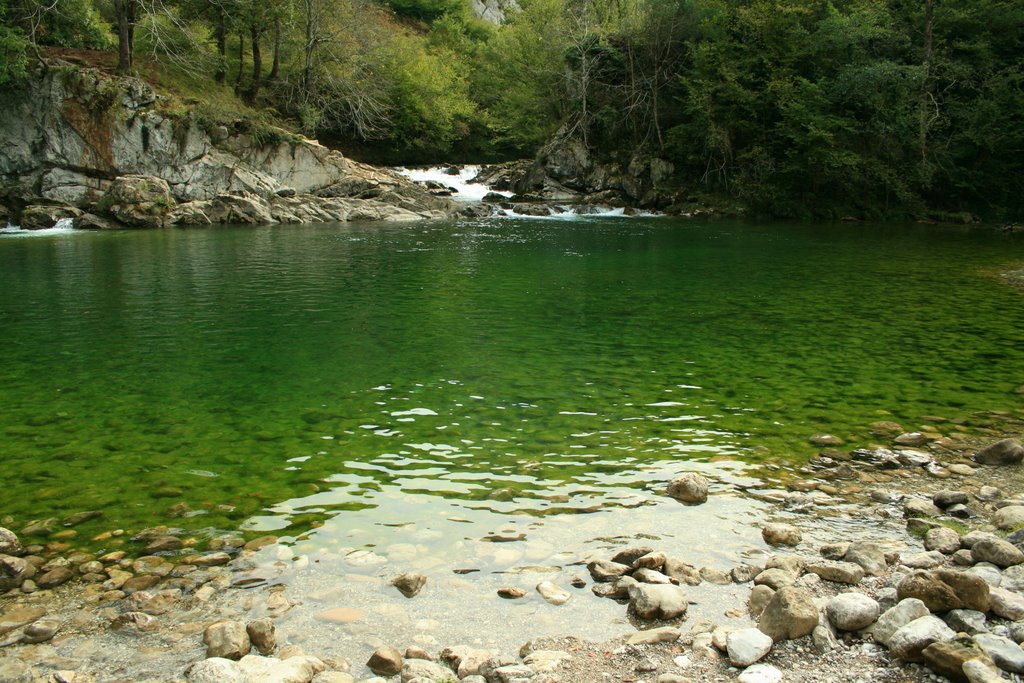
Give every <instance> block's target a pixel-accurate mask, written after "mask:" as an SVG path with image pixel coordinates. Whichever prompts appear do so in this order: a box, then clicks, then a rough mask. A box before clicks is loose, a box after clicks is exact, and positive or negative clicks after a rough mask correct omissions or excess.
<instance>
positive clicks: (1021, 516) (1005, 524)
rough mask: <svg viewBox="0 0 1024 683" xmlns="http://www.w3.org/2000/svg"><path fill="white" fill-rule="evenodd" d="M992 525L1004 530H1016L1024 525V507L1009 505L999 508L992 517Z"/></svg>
mask: <svg viewBox="0 0 1024 683" xmlns="http://www.w3.org/2000/svg"><path fill="white" fill-rule="evenodd" d="M992 523H993V524H995V526H996V527H997V528H1001V529H1004V530H1010V529H1015V528H1017V527H1018V526H1020V525H1022V524H1024V505H1008V506H1007V507H1005V508H999V509H998V510H996V511H995V514H994V515H992Z"/></svg>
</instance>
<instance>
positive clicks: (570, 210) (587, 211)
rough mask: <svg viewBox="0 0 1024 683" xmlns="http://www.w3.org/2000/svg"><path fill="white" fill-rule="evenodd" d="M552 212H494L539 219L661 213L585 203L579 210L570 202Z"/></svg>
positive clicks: (647, 215) (640, 215)
mask: <svg viewBox="0 0 1024 683" xmlns="http://www.w3.org/2000/svg"><path fill="white" fill-rule="evenodd" d="M552 210H553V213H551V214H549V215H547V216H534V215H531V214H525V213H519V212H517V211H516V210H515V209H514V208H512V209H502V210H500V211H499V212H498V213H496V214H495V216H496V217H497V218H527V219H539V220H556V221H575V220H586V219H589V218H653V217H656V216H660V215H662V214H659V213H654V212H651V211H640V210H639V209H638V210H636V211H635V212H630V213H628V214H627V213H626V210H625V209H623V208H621V207H620V208H612V207H601V206H593V205H586V206H585V207H584V208H583V210H582V211H581V210H580V209H579V208H578V207H575V206H572V205H571V204H559V205H554V206H552Z"/></svg>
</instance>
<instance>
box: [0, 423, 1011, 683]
mask: <svg viewBox="0 0 1024 683" xmlns="http://www.w3.org/2000/svg"><path fill="white" fill-rule="evenodd" d="M1000 418H1001V419H1002V421H1003V423H1004V428H1005V427H1008V426H1010V425H1016V426H1020V425H1021V424H1022V421H1021V420H1020V419H1017V418H1013V417H1011V416H1009V415H1002V416H1000ZM953 431H954V432H955V430H953ZM889 438H890V439H892V442H891V443H889V444H886V445H879V446H878V447H876V448H872V449H861V450H854V451H851V452H843V451H840V450H837V449H836V448H835V447H827V448H828V450H825V451H823V452H822V453H821V454H820V455H819V456H817V457H815V458H813V459H812V460H811V461H810V462H809V463H808V464H807V465H805V466H804V467H803V468H801V472H799V476H797V477H795V478H791V479H785V478H783V479H780V480H779V481H778V482H777V483H778V484H780V485H783V486H784V487H785V489H772V488H762V489H760V490H759V491H754V490H750V491H749V492H748V494H749V495H755V496H759V497H762V498H764V499H767V500H771V501H772V504H773V505H774V506H775V512H774V513H771V514H770V515H769V517H768V519H764V520H762V521H760V528H761V531H762V533H761V536H762V540H763V542H764V546H763V548H761V549H757V550H752V551H751V552H749V553H747V554H745V559H744V560H743V561H742V562H741V563H739V564H737V565H735V566H733V567H731V568H724V569H719V568H715V567H697V566H695V565H693V564H690V563H689V562H688V561H687V560H690V559H693V558H691V557H681V556H677V555H675V553H669V552H665V551H664V550H662V549H659V548H658V547H657V546H658V543H657V541H656V540H655V539H657V538H658V537H657V536H654V535H651V536H650V539H649V540H647V539H645V540H646V542H644V543H641V544H637V543H633V544H630V543H628V542H627V541H626V539H620V540H619V541H617V544H616V545H614V546H613V547H610V548H609V550H608V551H607V552H605V553H601V554H594V553H591V554H589V556H586V557H582V558H579V559H578V560H576V561H575V562H569V563H568V564H567V567H569V568H572V567H577V568H579V569H580V570H581V571H577V572H573V573H570V574H568V575H566V574H562V573H561V572H557V571H556V572H553V573H551V575H550V576H551V578H550V579H546V580H544V581H541V582H540V583H538V584H536V586H535V589H534V590H535V593H536V594H537V598H538V599H537V601H536V602H535V603H534V604H535V605H536V608H537V609H538V610H539V611H541V612H547V611H549V610H554V611H555V612H554V614H559V615H564V616H563V621H562V622H561V623H562V624H563V627H564V629H565V631H568V632H571V631H572V630H573V621H574V619H575V618H576V617H575V615H577V614H581V613H582V614H585V613H586V605H587V604H588V601H609V603H608V604H616V603H617V604H618V605H620V607H619V609H621V614H622V616H623V622H622V623H623V626H624V628H625V629H626V630H627V633H625V634H624V635H623V636H621V637H619V638H616V639H613V640H611V641H607V642H602V643H594V642H587V641H583V640H579V639H577V638H575V637H573V636H570V635H567V636H561V637H545V638H539V639H535V640H532V641H530V642H528V643H526V644H525V645H523V646H522V647H521V648H518V649H517V650H516V649H509V648H512V647H514V645H513V643H507V642H505V643H501V644H499V645H497V646H496V647H495V646H482V645H480V644H479V643H447V644H446V643H443V642H438V641H437V640H436V639H433V638H423V639H420V638H417V639H414V642H386V641H383V640H382V639H380V638H378V637H375V636H374V635H373V632H374V626H373V624H372V623H364V619H365V616H366V615H365V614H364V613H363V612H362V610H360V609H358V608H355V607H351V606H346V605H342V606H338V607H335V608H333V609H331V610H328V611H325V612H321V613H320V614H318V619H319V620H320V621H321V622H324V623H328V624H331V625H332V626H331V628H332V629H335V631H334V632H335V633H339V634H340V633H344V632H345V631H346V630H347V629H349V628H351V627H353V626H357V625H358V626H359V628H358V630H356V631H354V633H356V634H360V638H361V639H362V643H363V644H362V646H361V647H362V648H364V649H363V650H362V652H363V654H362V655H358V654H357V655H356V656H354V657H353V656H348V657H346V656H342V655H340V654H339V653H338V652H337V651H334V648H333V647H332V646H331V644H330V641H324V640H317V641H314V640H308V639H304V638H301V637H298V636H299V635H300V634H298V633H296V632H295V631H294V629H292V628H290V627H287V628H285V629H284V630H282V629H281V628H279V626H280V625H281V624H287V623H288V617H289V615H290V614H292V613H294V612H296V611H301V610H302V609H303V608H302V604H303V603H304V602H305V601H306V600H311V599H312V600H314V601H315V599H316V598H315V596H311V595H303V594H297V593H296V592H295V591H294V589H293V586H291V585H290V584H289V583H288V582H286V581H283V580H279V579H276V578H275V576H280V577H283V576H285V575H286V574H285V570H286V569H287V571H288V572H294V571H296V570H298V571H302V570H303V569H304V568H308V567H309V563H310V558H308V557H305V556H296V555H294V553H293V552H292V551H291V549H290V548H289V547H288V546H286V545H282V544H280V542H279V540H278V539H277V538H275V537H271V536H264V537H259V538H255V539H252V540H250V541H248V542H246V541H244V540H243V539H241V538H238V537H234V536H230V535H229V536H220V537H216V538H214V539H211V540H210V541H209V542H208V543H207V549H206V550H205V551H199V550H198V549H197V548H196V547H195V545H194V540H193V539H185V538H182V537H181V535H180V534H179V533H177V532H175V531H174V530H173V529H170V528H167V527H154V528H152V529H146V530H143V531H141V532H138V533H136V534H135V535H134V536H133V538H132V541H133V542H134V543H135V544H137V547H139V548H141V549H142V551H143V552H148V553H150V554H147V555H142V556H138V557H132V556H131V555H129V554H128V553H126V552H125V551H124V550H117V551H111V552H107V553H105V554H102V555H98V556H97V555H93V554H91V553H88V552H83V551H75V550H73V549H71V548H70V547H69V546H68V545H67V544H66V543H63V544H62V543H61V541H59V540H55V539H57V538H62V537H68V536H67V534H64V533H63V531H61V530H62V529H64V530H67V529H68V528H70V527H73V526H74V524H75V523H80V520H81V519H91V518H94V517H90V516H89V515H90V514H91V512H90V513H82V514H81V515H73V516H71V517H68V518H67V519H65V520H64V522H63V523H61V522H58V521H57V520H56V519H39V520H32V521H30V522H28V523H27V524H25V525H24V526H23V527H20V529H21V531H20V533H19V532H18V531H15V530H12V529H9V528H0V549H2V550H3V552H2V553H0V581H2V584H0V585H2V588H3V589H4V590H5V591H6V592H5V593H4V594H3V595H2V596H0V648H2V650H0V652H2V653H3V655H4V656H3V657H2V658H0V683H7V682H9V681H11V682H13V681H18V682H22V681H25V682H30V683H42V682H44V681H45V682H47V683H55V682H57V681H65V682H69V681H70V682H74V683H97V682H105V681H127V680H132V681H140V680H145V681H153V682H155V681H175V682H182V681H184V682H186V683H207V682H214V681H218V682H223V681H236V682H238V683H243V682H244V683H252V682H257V681H258V682H266V683H271V682H283V681H292V682H294V683H308V682H310V681H312V682H314V683H353V682H354V681H360V682H362V683H380V681H383V680H389V679H394V680H400V681H402V683H426V682H434V683H441V682H447V681H455V680H458V681H462V682H464V683H527V682H528V683H584V682H593V681H605V680H608V681H615V680H620V681H624V682H625V681H629V682H632V683H640V682H643V683H684V682H687V681H691V682H695V681H705V680H715V681H730V680H738V681H744V682H763V681H775V682H782V681H790V682H792V683H809V682H810V681H847V680H849V681H864V682H867V681H882V682H893V683H895V682H896V681H914V682H924V681H933V680H944V679H948V680H951V681H957V682H964V681H966V682H969V683H978V682H982V681H986V682H987V681H1008V680H1009V681H1013V680H1018V681H1019V680H1020V675H1021V674H1022V673H1024V649H1022V648H1021V645H1020V643H1021V642H1022V641H1024V552H1022V549H1024V531H1022V529H1021V526H1022V525H1021V524H1020V522H1017V523H1016V524H1012V525H1010V526H1009V527H1008V528H1005V529H1000V525H999V524H998V523H997V522H999V521H1005V519H1006V518H1007V516H1006V515H1005V514H1002V519H1001V518H1000V515H1001V513H1005V512H1006V511H1008V510H1013V509H1015V508H1017V509H1019V508H1021V507H1022V506H1024V499H1022V498H1021V497H1020V494H1019V491H1020V490H1021V488H1020V483H1021V481H1022V474H1024V473H1022V471H1021V468H1022V465H1021V464H1020V462H1019V461H1018V460H1016V459H1015V458H1013V457H1010V458H1003V457H1000V458H998V459H997V464H984V463H983V461H985V460H988V459H989V457H990V456H989V455H988V454H991V453H992V452H993V448H995V449H996V450H997V451H998V452H1000V453H1011V454H1012V453H1014V452H1016V449H1017V448H1019V442H1017V441H1016V440H1015V439H1006V440H1004V441H999V442H993V441H992V440H991V439H990V440H988V443H985V442H984V441H983V440H978V439H948V438H946V437H942V436H937V435H936V433H932V434H931V435H930V436H928V437H927V438H928V442H927V444H925V445H924V446H921V447H917V448H918V450H907V449H906V448H902V449H900V450H890V448H891V447H897V446H899V444H896V443H895V440H896V434H895V433H894V434H892V435H891V436H890V437H889ZM904 441H906V440H905V439H904ZM993 444H994V445H993ZM981 446H984V447H981ZM968 463H974V464H973V465H971V464H968ZM664 486H665V488H664V489H662V491H663V492H664V495H666V496H668V497H670V498H673V497H674V498H676V499H678V502H676V503H675V504H676V505H680V506H684V507H685V506H687V505H690V506H694V505H696V506H699V507H697V508H694V509H699V510H702V511H704V510H709V509H710V510H713V508H714V506H715V504H716V497H717V495H716V494H715V492H716V491H718V490H720V485H719V484H716V483H715V482H713V481H708V480H707V479H706V478H704V477H703V476H700V475H693V476H687V477H681V478H679V479H676V480H673V481H669V482H665V485H664ZM839 487H842V489H843V490H842V491H841V490H840V488H839ZM709 488H710V490H711V491H712V495H711V496H707V492H708V490H709ZM786 489H788V490H786ZM681 491H682V492H685V495H680V492H681ZM829 491H832V492H833V493H828V492H829ZM694 494H695V495H694ZM840 497H841V498H843V499H846V500H848V501H851V502H853V503H855V504H854V505H852V506H851V505H846V504H842V505H837V504H836V503H838V502H839V500H840ZM812 501H817V502H816V503H815V502H812ZM812 509H813V510H815V512H814V514H809V513H810V511H811V510H812ZM863 515H868V516H873V517H875V518H876V519H877V520H879V522H885V526H884V528H886V529H890V530H892V529H894V528H895V527H893V526H891V525H890V524H889V522H893V523H901V522H902V523H903V524H904V525H905V527H906V532H905V533H902V532H898V531H890V532H887V535H886V536H883V537H879V536H877V535H870V534H869V535H868V536H867V537H865V535H864V534H863V533H861V532H857V531H856V530H855V529H854V528H853V527H849V526H847V522H846V521H845V520H846V519H847V518H849V517H850V516H863ZM1009 519H1016V518H1013V517H1009ZM1004 526H1005V525H1004ZM844 528H846V529H847V531H845V532H844V531H842V530H843V529H844ZM62 534H63V536H62ZM122 535H123V532H121V531H120V530H117V531H114V532H110V534H108V535H107V537H108V538H113V539H117V538H120V537H121V536H122ZM101 536H102V535H101ZM495 538H496V540H497V539H498V538H499V537H495ZM501 540H503V541H509V542H515V540H516V539H515V538H512V537H510V538H508V539H505V538H504V537H501ZM922 540H923V543H922ZM929 548H931V549H929ZM360 553H362V554H360ZM356 555H358V556H359V558H362V560H361V561H363V560H365V563H366V564H367V566H368V567H374V566H378V565H377V563H376V562H375V561H374V560H373V558H374V554H373V553H372V552H362V551H356V552H354V553H352V554H351V560H352V561H355V560H356V557H355V556H356ZM317 561H319V560H317ZM388 571H389V570H387V569H385V568H383V567H382V568H381V570H380V572H381V576H382V577H383V576H387V575H388ZM456 573H458V571H456ZM470 576H471V575H470ZM354 578H355V577H354V576H351V575H350V578H349V580H350V581H351V580H353V579H354ZM366 578H367V579H368V578H369V577H366ZM588 579H589V580H588ZM435 580H442V581H443V578H442V577H439V576H437V575H436V574H434V575H431V573H430V572H429V571H428V572H424V573H420V572H405V573H402V574H399V575H397V576H395V575H393V574H392V575H391V578H390V579H389V581H388V584H389V585H390V589H391V590H392V591H394V592H395V593H397V594H400V595H401V596H402V597H401V598H400V599H403V600H409V601H417V600H422V599H423V597H422V594H423V592H424V591H429V590H430V589H431V586H432V585H433V582H434V581H435ZM464 585H465V587H466V590H467V591H468V592H467V593H466V596H467V599H472V597H471V596H472V595H473V593H472V585H473V584H472V582H469V583H466V584H464ZM722 585H725V586H729V587H731V589H732V590H733V592H731V593H725V594H723V593H717V592H715V590H714V589H715V587H716V586H722ZM497 593H498V594H499V595H500V596H501V598H503V599H504V600H507V601H514V602H522V601H529V600H531V599H532V596H531V594H530V592H529V591H526V590H522V589H520V588H518V587H516V586H503V587H501V588H499V589H498V590H497ZM723 596H724V597H723ZM708 600H710V601H711V604H710V605H705V603H706V601H708ZM695 607H699V608H701V609H700V610H699V611H698V612H697V615H698V616H694V615H693V613H694V609H693V608H695ZM707 607H710V609H707ZM458 615H459V610H458V605H450V611H449V612H448V613H446V614H444V615H440V614H439V615H438V618H445V619H458V618H459V616H458ZM629 624H631V625H632V627H630V626H628V625H629ZM501 627H502V625H501V624H500V623H495V624H494V628H496V629H499V630H500V629H501ZM314 643H318V644H316V646H315V649H310V647H309V646H310V645H313V644H314ZM147 657H156V658H157V660H156V661H159V662H161V664H159V665H158V666H160V668H161V670H162V672H163V673H161V674H160V675H159V677H156V678H154V677H153V673H152V669H150V672H149V673H146V674H141V675H140V674H137V673H133V672H140V671H143V670H144V669H142V668H140V665H141V663H142V662H141V661H140V660H142V659H145V658H147Z"/></svg>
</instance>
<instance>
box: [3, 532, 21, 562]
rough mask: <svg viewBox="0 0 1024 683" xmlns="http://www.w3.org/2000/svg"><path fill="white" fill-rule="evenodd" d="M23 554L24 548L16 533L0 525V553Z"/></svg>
mask: <svg viewBox="0 0 1024 683" xmlns="http://www.w3.org/2000/svg"><path fill="white" fill-rule="evenodd" d="M23 554H24V548H23V547H22V545H21V541H19V540H18V536H17V534H15V533H14V532H13V531H11V530H10V529H5V528H4V527H2V526H0V555H13V556H14V557H20V556H21V555H23Z"/></svg>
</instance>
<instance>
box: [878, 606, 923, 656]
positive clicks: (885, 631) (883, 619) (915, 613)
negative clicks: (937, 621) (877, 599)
mask: <svg viewBox="0 0 1024 683" xmlns="http://www.w3.org/2000/svg"><path fill="white" fill-rule="evenodd" d="M930 614H931V612H930V611H929V610H928V607H926V606H925V604H924V603H923V602H921V601H920V600H918V599H917V598H905V599H903V600H900V601H899V602H898V603H897V604H896V605H895V606H893V607H890V608H889V609H887V610H886V611H885V612H883V613H882V615H881V616H880V617H878V621H876V622H875V625H874V626H872V627H871V635H872V637H873V638H874V639H875V642H878V643H881V644H882V645H885V646H886V647H888V646H889V639H890V638H892V634H893V633H895V632H896V631H898V630H899V629H901V628H903V627H904V626H906V625H907V624H909V623H910V622H912V621H914V620H915V619H920V618H921V617H927V616H928V615H930Z"/></svg>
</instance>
